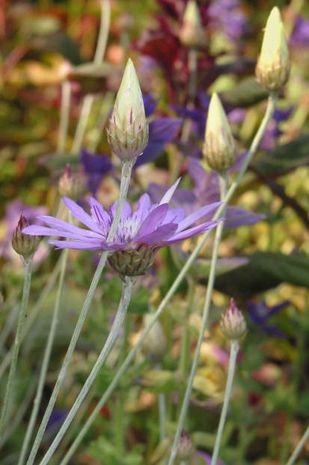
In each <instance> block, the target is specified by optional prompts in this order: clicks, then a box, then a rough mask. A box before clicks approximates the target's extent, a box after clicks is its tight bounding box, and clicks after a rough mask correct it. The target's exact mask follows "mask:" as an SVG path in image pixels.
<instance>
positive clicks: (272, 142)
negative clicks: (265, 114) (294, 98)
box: [261, 107, 294, 150]
mask: <svg viewBox="0 0 309 465" xmlns="http://www.w3.org/2000/svg"><path fill="white" fill-rule="evenodd" d="M293 112H294V107H289V108H287V109H285V110H280V109H279V108H277V109H276V110H275V112H274V114H273V118H272V120H271V122H270V124H269V125H268V127H267V129H266V131H265V134H264V136H263V139H262V142H261V148H262V149H263V150H273V149H274V148H275V147H276V145H277V138H278V137H279V136H281V134H282V130H281V129H280V123H282V122H284V121H287V120H288V119H289V118H290V116H291V115H292V114H293Z"/></svg>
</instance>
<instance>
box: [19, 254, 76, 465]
mask: <svg viewBox="0 0 309 465" xmlns="http://www.w3.org/2000/svg"><path fill="white" fill-rule="evenodd" d="M68 253H69V250H68V249H66V250H64V251H63V254H62V256H61V270H60V276H59V285H58V290H57V297H56V301H55V306H54V311H53V317H52V321H51V326H50V331H49V335H48V339H47V343H46V347H45V352H44V356H43V361H42V367H41V371H40V375H39V381H38V386H37V391H36V394H35V398H34V402H33V409H32V412H31V416H30V420H29V424H28V427H27V431H26V435H25V437H24V441H23V445H22V449H21V453H20V456H19V460H18V463H17V465H23V464H24V461H25V459H26V454H27V451H28V448H29V443H30V441H31V437H32V434H33V430H34V427H35V424H36V420H37V417H38V413H39V408H40V405H41V400H42V395H43V389H44V385H45V380H46V374H47V370H48V366H49V361H50V356H51V351H52V347H53V344H54V339H55V334H56V329H57V325H58V320H59V311H60V308H61V303H62V296H63V289H64V277H65V272H66V266H67V260H68Z"/></svg>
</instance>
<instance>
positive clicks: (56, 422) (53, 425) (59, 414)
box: [46, 409, 68, 436]
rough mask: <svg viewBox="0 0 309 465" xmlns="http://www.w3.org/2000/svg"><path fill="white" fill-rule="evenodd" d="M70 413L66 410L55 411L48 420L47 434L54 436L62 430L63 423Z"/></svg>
mask: <svg viewBox="0 0 309 465" xmlns="http://www.w3.org/2000/svg"><path fill="white" fill-rule="evenodd" d="M67 415H68V412H67V411H66V410H61V409H55V410H53V411H52V414H51V416H50V418H49V420H48V423H47V427H46V434H47V435H48V436H49V435H52V436H54V435H55V434H56V433H57V432H58V431H59V429H60V427H61V425H62V423H63V422H64V420H65V419H66V417H67Z"/></svg>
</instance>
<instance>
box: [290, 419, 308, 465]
mask: <svg viewBox="0 0 309 465" xmlns="http://www.w3.org/2000/svg"><path fill="white" fill-rule="evenodd" d="M308 440H309V426H307V429H306V430H305V432H304V434H303V436H302V438H301V439H300V441H299V443H298V444H297V446H296V449H295V450H294V452H293V453H292V455H291V457H290V458H289V460H288V462H287V463H286V465H293V464H294V463H295V460H296V459H297V457H298V456H299V454H300V453H301V451H302V449H303V447H304V446H305V444H306V442H307V441H308Z"/></svg>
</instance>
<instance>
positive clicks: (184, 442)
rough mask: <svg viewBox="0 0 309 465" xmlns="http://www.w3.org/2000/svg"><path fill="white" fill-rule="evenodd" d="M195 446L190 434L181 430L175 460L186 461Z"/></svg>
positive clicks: (192, 453) (191, 454) (190, 456)
mask: <svg viewBox="0 0 309 465" xmlns="http://www.w3.org/2000/svg"><path fill="white" fill-rule="evenodd" d="M194 452H195V447H194V444H193V442H192V439H191V438H190V436H189V435H188V434H187V433H186V432H185V431H182V432H181V435H180V440H179V445H178V450H177V461H179V462H180V463H181V462H182V461H184V462H188V461H189V460H190V459H191V458H192V456H193V455H194Z"/></svg>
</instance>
